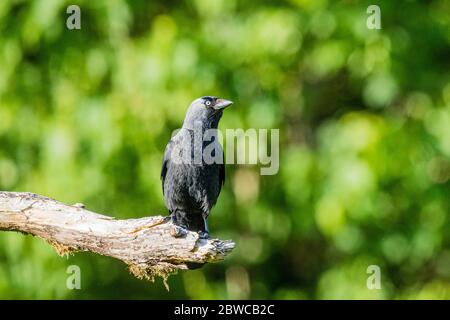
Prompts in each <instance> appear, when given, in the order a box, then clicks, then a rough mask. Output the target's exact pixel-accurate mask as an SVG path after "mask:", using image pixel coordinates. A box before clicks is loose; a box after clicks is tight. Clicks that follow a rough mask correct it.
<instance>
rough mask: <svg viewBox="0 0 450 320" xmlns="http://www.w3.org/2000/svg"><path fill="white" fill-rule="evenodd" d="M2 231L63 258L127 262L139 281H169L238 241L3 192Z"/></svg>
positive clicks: (217, 256) (0, 194)
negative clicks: (42, 244) (34, 239)
mask: <svg viewBox="0 0 450 320" xmlns="http://www.w3.org/2000/svg"><path fill="white" fill-rule="evenodd" d="M0 230H5V231H19V232H22V233H26V234H32V235H34V236H38V237H40V238H42V239H44V240H46V241H47V242H48V243H50V244H51V245H52V246H53V247H54V248H55V249H56V250H57V252H58V253H59V254H60V255H65V254H68V253H72V252H76V251H91V252H95V253H98V254H101V255H105V256H110V257H113V258H116V259H119V260H122V261H123V262H125V263H126V264H127V265H128V266H129V268H130V271H131V272H132V273H133V274H134V275H135V276H137V277H138V278H146V279H149V280H153V279H154V277H155V276H161V277H163V278H164V279H167V277H168V276H169V275H170V274H172V273H175V272H176V271H178V270H183V269H191V268H194V267H198V266H201V265H203V264H205V263H208V262H217V261H220V260H222V259H224V258H225V256H226V255H227V254H229V253H230V252H231V250H233V248H234V245H235V244H234V242H232V241H230V240H226V241H222V240H218V239H208V240H205V239H199V237H198V235H197V234H196V233H194V232H187V231H186V230H184V229H181V228H178V227H176V226H174V225H173V224H172V223H170V222H166V221H165V220H164V217H161V216H154V217H146V218H140V219H128V220H116V219H114V218H112V217H108V216H104V215H100V214H97V213H94V212H91V211H88V210H86V209H84V207H83V206H82V205H74V206H70V205H66V204H63V203H61V202H58V201H55V200H53V199H50V198H46V197H43V196H39V195H36V194H32V193H17V192H0Z"/></svg>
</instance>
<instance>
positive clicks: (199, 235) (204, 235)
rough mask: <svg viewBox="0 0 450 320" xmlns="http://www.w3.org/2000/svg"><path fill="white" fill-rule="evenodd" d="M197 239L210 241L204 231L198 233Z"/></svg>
mask: <svg viewBox="0 0 450 320" xmlns="http://www.w3.org/2000/svg"><path fill="white" fill-rule="evenodd" d="M197 233H198V237H199V239H210V238H211V237H210V236H209V233H208V232H206V231H198V232H197Z"/></svg>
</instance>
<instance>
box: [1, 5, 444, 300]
mask: <svg viewBox="0 0 450 320" xmlns="http://www.w3.org/2000/svg"><path fill="white" fill-rule="evenodd" d="M69 4H78V5H79V6H80V7H81V27H82V29H81V30H73V31H71V30H68V29H67V28H66V18H67V17H68V15H67V14H66V8H67V6H68V5H69ZM369 4H378V5H379V6H380V7H381V16H382V29H381V30H369V29H368V28H367V27H366V19H367V17H368V16H369V15H368V14H367V13H366V9H367V7H368V5H369ZM449 71H450V2H448V1H445V0H434V1H373V2H367V1H326V0H311V1H307V0H290V1H269V0H264V1H238V0H193V1H162V0H161V1H142V0H128V1H126V0H112V1H111V0H108V1H107V0H98V1H87V0H85V1H83V0H78V1H70V2H69V1H63V0H39V1H24V0H2V1H0V189H1V190H8V191H30V192H35V193H38V194H42V195H46V196H49V197H52V198H55V199H57V200H60V201H63V202H66V203H76V202H82V203H84V204H86V206H87V207H88V208H89V209H91V210H93V211H96V212H101V213H105V214H109V215H112V216H114V217H117V218H132V217H142V216H147V215H155V214H165V213H166V209H165V207H164V203H163V197H162V192H161V186H160V180H159V173H160V166H161V159H162V155H163V151H164V147H165V144H166V142H167V141H168V140H169V138H170V135H171V133H172V131H173V130H174V129H176V128H178V127H180V125H181V123H182V120H183V117H184V113H185V111H186V108H187V106H188V105H189V103H190V102H191V101H192V100H194V99H195V98H197V97H199V96H203V95H207V94H208V95H218V96H221V97H225V98H229V99H232V100H234V101H235V105H233V107H232V108H230V109H228V110H227V111H226V113H225V115H224V117H223V119H222V121H221V125H220V128H222V129H225V128H244V129H247V128H279V129H280V171H279V173H278V174H277V175H275V176H261V175H260V174H259V168H258V166H249V165H248V166H237V165H228V166H227V174H226V179H227V181H226V185H225V187H224V189H223V191H222V194H221V196H220V198H219V201H218V204H217V206H216V207H215V208H214V210H213V212H212V215H211V218H210V228H211V230H212V234H213V235H214V236H216V237H220V238H224V239H227V238H231V239H234V240H235V241H236V243H237V247H236V249H235V250H234V252H233V254H232V255H231V256H229V258H228V259H227V260H226V261H224V262H223V263H220V264H215V265H207V266H206V267H204V268H203V269H200V270H195V271H188V272H181V273H179V274H178V275H176V276H172V277H171V278H170V279H169V285H170V288H171V289H170V292H167V291H166V289H165V288H164V285H163V283H162V281H161V280H157V281H156V282H155V283H151V282H147V281H143V280H138V279H135V278H134V277H133V276H132V275H131V274H130V273H129V272H128V271H127V269H126V267H125V265H124V264H123V263H121V262H119V261H116V260H113V259H110V258H106V257H101V256H97V255H94V254H89V253H79V254H76V255H74V256H71V257H69V258H60V257H58V256H57V254H56V253H55V252H54V251H53V249H52V248H51V247H50V246H49V245H47V244H46V243H44V242H43V241H42V240H40V239H37V238H32V237H31V236H24V235H21V234H15V233H7V232H0V298H5V299H6V298H11V299H17V298H30V299H35V298H41V299H52V298H67V299H74V298H78V299H87V298H126V299H129V298H137V299H158V298H169V299H172V298H188V299H204V298H211V299H216V298H223V299H229V298H236V299H247V298H264V299H334V298H349V299H354V298H360V299H365V298H367V299H392V298H395V299H434V298H436V299H450V234H449V231H450V228H449V227H450V223H449V217H450V216H449V210H450V201H449V194H450V180H449V179H450V72H449ZM73 264H75V265H78V266H80V268H81V273H82V284H81V285H82V289H81V290H68V289H67V288H66V279H67V277H68V274H66V269H67V267H68V266H69V265H73ZM369 265H378V266H380V268H381V285H382V289H381V290H368V288H367V287H366V280H367V277H368V276H369V275H368V274H367V273H366V269H367V267H368V266H369Z"/></svg>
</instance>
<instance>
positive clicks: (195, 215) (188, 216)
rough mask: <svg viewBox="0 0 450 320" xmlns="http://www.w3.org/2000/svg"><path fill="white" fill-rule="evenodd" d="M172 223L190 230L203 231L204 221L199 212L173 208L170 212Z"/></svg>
mask: <svg viewBox="0 0 450 320" xmlns="http://www.w3.org/2000/svg"><path fill="white" fill-rule="evenodd" d="M171 217H172V222H173V224H175V225H177V226H180V227H183V228H185V229H188V230H190V231H195V232H197V231H203V232H205V231H206V230H205V223H204V221H203V215H202V213H201V212H185V211H182V210H178V209H177V210H175V211H173V212H172V213H171Z"/></svg>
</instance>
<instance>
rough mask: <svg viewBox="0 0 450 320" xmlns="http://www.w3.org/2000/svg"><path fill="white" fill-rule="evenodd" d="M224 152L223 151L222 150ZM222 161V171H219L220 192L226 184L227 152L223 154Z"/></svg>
mask: <svg viewBox="0 0 450 320" xmlns="http://www.w3.org/2000/svg"><path fill="white" fill-rule="evenodd" d="M222 152H223V151H222ZM222 160H223V161H222V163H220V164H219V166H220V171H219V193H220V191H221V189H222V186H223V185H224V184H225V154H223V156H222Z"/></svg>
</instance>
